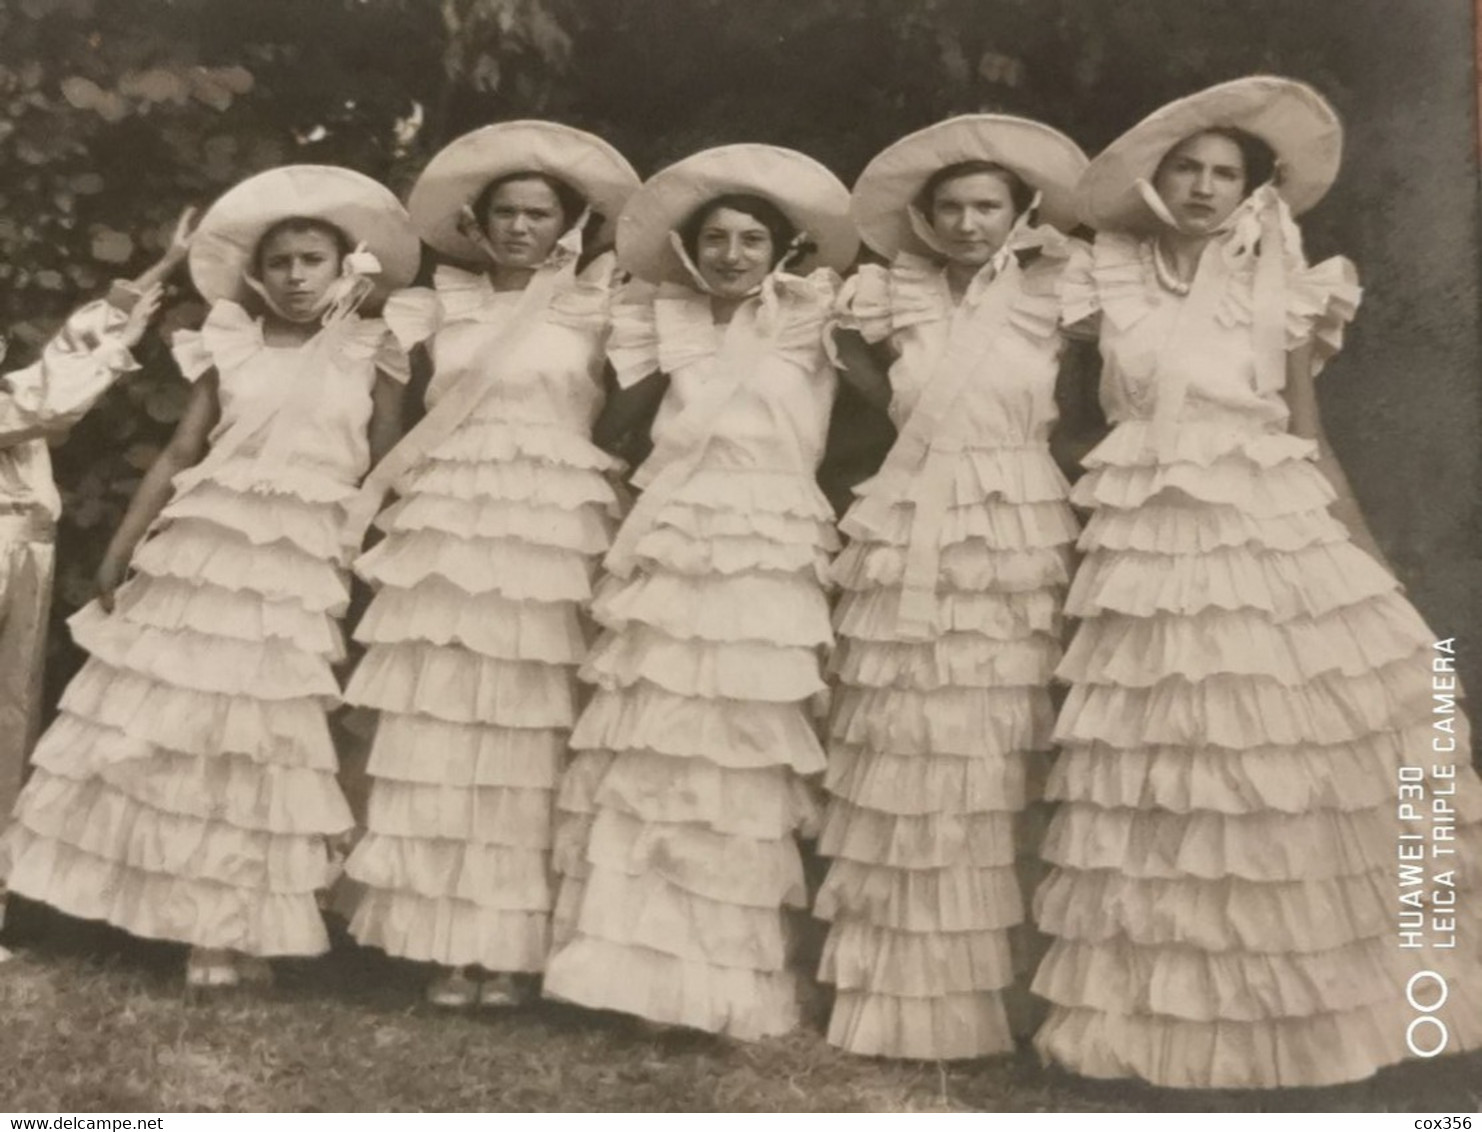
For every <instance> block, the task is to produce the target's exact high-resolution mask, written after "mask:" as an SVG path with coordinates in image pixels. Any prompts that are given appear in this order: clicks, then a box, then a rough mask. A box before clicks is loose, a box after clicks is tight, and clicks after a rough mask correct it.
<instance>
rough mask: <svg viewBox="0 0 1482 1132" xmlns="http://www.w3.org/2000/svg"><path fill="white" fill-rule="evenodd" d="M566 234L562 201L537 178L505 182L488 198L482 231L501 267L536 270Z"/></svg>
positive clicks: (495, 259)
mask: <svg viewBox="0 0 1482 1132" xmlns="http://www.w3.org/2000/svg"><path fill="white" fill-rule="evenodd" d="M564 231H566V214H565V212H563V211H562V209H561V198H560V197H558V196H556V192H555V190H554V189H552V188H551V187H550V186H549V185H547V184H546V183H545V182H544V181H541V180H537V179H536V178H533V177H532V178H529V179H520V180H515V181H506V182H505V183H504V184H502V185H500V186H499V187H498V188H497V189H495V190H494V191H493V193H491V194H490V195H489V212H488V215H487V216H485V217H484V232H485V234H486V235H487V236H488V237H489V250H490V253H491V254H492V255H493V257H494V262H495V264H497V265H498V266H500V267H511V268H522V269H528V268H536V267H539V266H540V265H541V264H542V263H544V262H545V261H546V260H547V259H549V258H550V254H551V251H552V249H554V248H555V246H556V241H557V240H559V239H560V238H561V233H563V232H564Z"/></svg>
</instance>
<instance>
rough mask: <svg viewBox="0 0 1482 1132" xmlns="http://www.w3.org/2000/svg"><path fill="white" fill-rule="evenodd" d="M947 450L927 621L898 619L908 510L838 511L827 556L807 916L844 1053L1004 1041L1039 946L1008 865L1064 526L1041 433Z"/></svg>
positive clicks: (951, 1049) (1056, 623)
mask: <svg viewBox="0 0 1482 1132" xmlns="http://www.w3.org/2000/svg"><path fill="white" fill-rule="evenodd" d="M954 459H955V461H956V464H955V467H954V469H953V475H952V477H951V480H952V486H951V495H950V500H949V503H950V506H949V508H948V510H947V511H946V517H945V521H944V522H943V523H942V525H941V527H940V529H939V530H937V531H935V532H932V537H934V538H935V539H936V541H937V546H938V548H939V553H940V559H939V566H938V574H937V589H936V594H935V599H934V601H935V607H934V610H933V613H932V618H931V624H930V626H929V632H927V633H926V634H925V635H924V636H923V637H921V638H920V639H917V638H916V637H915V636H913V635H911V634H907V633H905V632H904V631H903V629H902V625H901V622H900V618H899V606H900V600H901V579H902V572H903V569H904V563H905V557H906V553H907V546H908V543H909V538H910V534H911V523H912V517H913V508H912V507H911V505H909V504H904V503H903V504H898V505H896V506H894V507H893V508H892V509H891V510H890V513H889V522H888V523H887V524H885V525H884V527H882V528H879V529H876V530H875V531H873V532H870V533H866V532H863V531H855V530H852V529H851V527H852V526H853V525H852V524H851V522H850V519H849V518H847V517H846V519H845V520H844V524H843V526H844V529H845V530H846V532H848V533H850V534H852V535H855V536H856V537H855V541H853V542H852V543H851V545H850V546H849V548H848V549H847V550H846V551H845V552H844V553H843V554H842V555H841V556H840V558H839V560H838V562H837V563H836V567H835V577H836V578H837V580H838V581H839V583H840V585H841V586H842V588H843V591H844V593H843V597H842V598H841V600H840V602H839V606H838V610H837V613H836V624H837V628H838V634H839V639H840V643H839V647H838V651H837V652H836V653H835V656H834V660H833V669H834V672H835V675H836V676H837V678H838V682H839V686H838V690H837V693H836V700H835V704H834V713H833V719H832V724H831V728H830V736H829V753H828V776H827V780H826V784H827V787H828V791H829V794H830V798H829V801H828V811H827V817H826V820H825V822H824V826H823V833H822V837H821V839H820V842H819V849H820V852H822V853H823V854H825V855H826V856H829V857H831V858H833V861H832V864H831V865H830V868H829V872H828V876H827V879H826V880H825V882H824V885H823V888H822V890H821V891H820V893H819V895H818V900H817V904H816V908H815V912H816V914H817V915H818V916H821V917H823V918H825V919H828V920H831V921H832V926H831V929H830V931H829V935H828V940H827V943H826V944H825V949H824V954H823V963H822V969H821V977H822V978H823V979H824V980H825V981H828V982H832V983H833V984H834V985H835V987H836V990H837V995H836V999H835V1004H834V1011H833V1016H832V1019H831V1021H830V1024H829V1031H828V1039H829V1041H830V1042H832V1043H833V1044H835V1045H838V1046H840V1047H842V1048H844V1049H846V1050H849V1051H850V1052H852V1053H859V1054H872V1055H880V1056H887V1057H909V1058H927V1059H937V1058H970V1057H980V1056H984V1055H988V1054H994V1053H1003V1052H1006V1051H1009V1050H1011V1049H1012V1048H1013V1044H1014V1038H1013V1030H1012V1027H1011V1025H1010V1020H1009V1017H1008V1014H1007V1012H1006V1007H1005V994H1006V992H1007V991H1008V990H1009V988H1011V987H1012V986H1013V984H1014V983H1015V981H1016V977H1017V979H1018V982H1019V989H1020V992H1021V998H1022V997H1023V996H1022V992H1023V989H1024V985H1025V984H1026V983H1027V981H1028V974H1029V970H1030V969H1031V968H1032V962H1033V960H1034V958H1035V956H1034V954H1033V949H1032V948H1027V947H1025V944H1027V943H1028V942H1029V940H1028V938H1027V932H1026V931H1025V929H1024V927H1023V924H1024V920H1025V907H1024V895H1023V894H1022V892H1021V887H1022V885H1021V873H1023V872H1027V871H1030V870H1032V864H1031V862H1032V861H1033V860H1034V857H1035V855H1036V853H1037V849H1038V846H1037V844H1035V843H1034V841H1033V839H1032V838H1031V837H1029V836H1027V834H1026V831H1025V830H1024V829H1023V826H1024V824H1025V811H1026V809H1027V808H1029V807H1030V806H1031V805H1032V804H1033V803H1034V802H1035V801H1036V799H1037V792H1038V790H1039V788H1040V787H1041V786H1042V784H1043V781H1044V770H1045V764H1046V762H1047V749H1048V747H1049V737H1050V727H1051V722H1052V717H1053V713H1052V711H1051V706H1050V701H1049V692H1048V687H1049V681H1050V676H1051V673H1052V672H1053V671H1054V668H1055V664H1056V662H1057V661H1058V660H1059V657H1060V637H1059V634H1060V609H1061V604H1062V601H1063V597H1064V588H1065V584H1066V582H1067V580H1068V567H1069V555H1070V547H1071V544H1072V543H1073V542H1074V540H1075V536H1076V525H1075V519H1074V516H1073V515H1072V514H1071V512H1070V507H1069V504H1068V503H1067V502H1066V494H1067V492H1068V487H1067V485H1066V483H1065V480H1064V478H1063V477H1062V476H1061V475H1060V473H1059V471H1058V470H1057V469H1056V468H1055V465H1054V463H1053V461H1052V460H1051V459H1050V457H1049V454H1048V452H1047V451H1046V449H1045V447H1044V445H1042V444H1041V445H1037V446H1028V447H1024V448H1013V449H1007V448H1006V449H993V450H969V451H966V452H963V453H961V454H959V455H957V456H955V457H954ZM868 490H869V489H868V485H867V486H866V487H865V489H864V491H865V493H866V499H868V496H867V493H868ZM1016 826H1018V827H1020V828H1018V829H1017V830H1016ZM1016 859H1017V860H1016ZM1011 936H1012V937H1013V938H1012V940H1011Z"/></svg>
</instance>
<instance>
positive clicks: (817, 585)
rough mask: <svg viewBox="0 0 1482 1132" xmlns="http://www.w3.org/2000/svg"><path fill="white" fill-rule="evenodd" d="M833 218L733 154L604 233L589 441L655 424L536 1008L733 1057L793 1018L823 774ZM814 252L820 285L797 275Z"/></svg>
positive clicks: (654, 193)
mask: <svg viewBox="0 0 1482 1132" xmlns="http://www.w3.org/2000/svg"><path fill="white" fill-rule="evenodd" d="M847 206H848V194H847V191H846V190H845V189H844V187H843V186H842V185H841V184H839V182H838V180H837V179H836V178H835V177H834V176H833V175H832V174H831V173H829V172H828V171H827V170H826V169H824V168H823V167H822V166H820V165H819V164H818V163H817V162H815V161H813V160H811V159H810V158H807V157H805V156H804V155H802V154H799V153H795V152H793V151H791V150H785V149H778V148H775V147H771V146H762V145H735V146H722V147H720V148H718V149H711V150H706V151H704V152H702V153H699V154H695V155H694V156H692V157H689V158H687V159H685V160H683V161H681V162H679V163H677V164H675V165H672V166H670V167H669V168H667V169H665V170H663V171H662V172H660V173H658V174H656V175H655V176H654V177H652V178H651V179H650V180H649V181H648V182H646V183H645V185H644V187H643V188H642V189H641V190H639V192H638V193H636V194H635V195H634V197H633V199H632V200H631V201H630V202H629V204H628V207H627V209H626V210H625V212H624V214H623V216H622V218H621V221H620V223H619V229H618V259H619V262H620V263H621V264H622V265H623V266H624V267H626V268H628V269H629V270H631V271H632V272H633V273H634V274H635V275H636V276H637V277H638V279H637V281H636V282H635V283H634V284H632V285H631V286H630V288H629V289H628V290H626V291H625V293H624V295H623V296H622V298H621V300H620V302H619V304H618V305H617V307H616V308H615V310H614V315H613V336H612V342H611V345H610V347H609V351H608V353H609V357H610V358H611V360H612V364H613V366H614V368H615V370H616V373H617V381H618V384H619V386H620V387H621V389H622V392H620V393H619V394H617V395H616V396H615V397H614V398H613V399H612V400H611V401H610V402H609V405H610V410H611V411H610V412H609V413H608V414H607V415H606V417H605V419H604V421H603V422H602V425H601V429H602V432H603V435H604V436H612V437H621V436H622V435H623V434H624V432H625V431H627V429H628V426H629V425H630V424H632V423H633V421H634V420H637V419H639V418H641V417H642V416H643V412H644V409H645V408H647V409H652V408H654V406H655V404H657V416H656V419H655V420H654V421H653V425H652V438H653V451H652V454H651V455H650V456H649V457H648V458H647V460H645V461H644V463H643V464H642V466H641V467H640V468H639V469H638V470H637V472H636V474H635V475H634V485H635V486H636V487H638V488H640V489H641V490H642V492H643V494H642V495H641V496H640V497H639V500H638V502H637V503H636V504H635V506H634V508H633V511H632V513H631V514H630V515H629V517H628V518H627V520H626V521H625V522H624V524H623V527H622V529H621V530H620V532H619V534H618V536H617V539H616V541H615V543H614V546H613V548H612V550H611V552H610V553H609V554H608V557H607V560H606V566H607V570H608V573H609V577H607V578H606V579H604V581H603V583H602V586H601V588H600V591H599V595H598V598H597V601H596V603H595V605H594V607H593V612H594V615H595V616H596V618H597V620H598V621H599V622H600V623H601V624H602V626H603V630H604V631H603V633H602V636H601V638H600V640H599V641H598V643H597V645H596V646H595V648H594V649H593V651H592V653H591V655H590V656H589V657H588V659H587V662H586V665H585V667H584V669H583V676H584V678H585V679H586V680H588V681H589V682H591V683H592V684H594V685H596V691H595V694H594V695H593V697H592V700H591V702H590V703H589V704H588V705H587V707H586V709H585V710H584V711H583V713H582V716H581V719H580V720H579V721H578V723H577V727H576V730H575V732H574V733H573V735H572V747H573V749H574V750H575V752H576V754H575V758H574V759H573V762H572V765H571V769H570V771H569V772H568V773H567V776H566V778H565V781H564V782H563V785H562V789H561V795H560V801H559V806H560V810H561V829H560V832H559V834H558V848H557V867H558V869H559V870H560V872H561V874H562V883H561V891H560V899H559V904H558V908H557V920H556V935H557V945H556V950H555V952H554V954H553V955H552V958H551V961H550V965H549V967H548V969H547V973H546V984H545V987H546V993H547V994H549V995H551V996H554V997H559V998H563V999H567V1000H570V1001H573V1002H577V1003H581V1004H583V1005H586V1006H592V1007H599V1008H605V1009H609V1010H618V1011H622V1012H625V1013H628V1014H634V1015H637V1016H638V1017H640V1018H644V1019H647V1020H649V1021H651V1022H655V1023H663V1024H672V1025H681V1026H688V1027H693V1028H695V1029H699V1030H706V1031H710V1032H713V1033H721V1034H727V1035H730V1036H734V1037H738V1038H746V1039H753V1038H759V1037H762V1036H765V1035H768V1034H777V1033H782V1032H785V1031H787V1030H789V1029H791V1028H792V1027H793V1026H794V1025H795V1024H796V1022H797V1019H798V1002H797V993H796V992H797V983H796V975H795V973H794V972H792V971H790V970H789V969H788V958H789V956H788V931H787V913H786V909H787V908H788V907H790V906H791V907H800V906H801V905H802V904H803V903H804V902H805V899H806V893H805V890H804V884H803V873H802V864H801V860H800V857H799V853H798V846H797V842H796V834H797V832H798V830H799V829H800V828H801V827H803V826H805V825H807V824H809V823H810V822H811V821H812V820H813V817H814V815H813V811H812V803H811V801H810V797H809V794H808V791H807V789H806V785H805V781H804V776H811V775H815V774H817V773H818V772H819V771H821V770H822V769H823V762H824V760H823V752H822V750H821V748H820V744H819V741H818V737H817V734H816V732H815V730H814V726H813V720H812V718H811V713H810V704H809V701H810V700H811V699H812V698H813V697H815V696H816V695H817V694H818V693H820V692H821V691H823V689H824V683H823V680H822V678H821V671H820V651H821V650H822V649H823V648H825V647H826V646H827V645H828V644H829V642H830V637H831V634H830V631H829V619H828V605H827V600H826V598H825V594H824V578H825V575H826V570H827V564H828V559H829V555H830V553H831V552H832V551H833V549H834V548H835V545H836V544H835V534H834V529H833V522H832V520H833V514H832V511H831V510H830V508H829V504H828V502H827V500H826V499H825V498H824V497H823V495H822V493H821V492H820V490H819V488H818V486H817V484H816V482H815V480H814V474H815V471H816V468H817V466H818V462H819V460H820V458H821V456H822V451H823V442H824V436H825V432H826V429H827V424H828V416H829V408H830V405H831V402H832V399H833V393H834V387H835V375H834V371H833V368H832V367H831V365H830V364H829V360H828V358H827V356H826V354H825V350H824V338H823V335H824V328H825V323H826V320H827V318H828V315H829V311H830V309H831V304H832V302H833V299H834V296H835V291H836V285H837V276H836V275H835V274H834V273H833V271H832V270H830V269H838V268H841V267H843V266H845V265H847V264H848V263H849V261H850V260H851V259H852V257H853V255H854V251H855V248H856V247H857V238H856V237H855V235H854V233H853V230H852V227H851V225H850V224H849V222H848V218H847ZM808 257H812V262H813V263H814V264H815V265H817V266H818V267H819V270H817V271H815V272H814V273H813V274H812V275H809V276H807V277H802V276H799V275H794V274H790V273H789V269H790V268H792V267H794V265H795V264H797V263H798V262H799V261H803V260H805V259H807V258H808Z"/></svg>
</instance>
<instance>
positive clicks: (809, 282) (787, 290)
mask: <svg viewBox="0 0 1482 1132" xmlns="http://www.w3.org/2000/svg"><path fill="white" fill-rule="evenodd" d="M776 285H777V290H776V294H775V302H776V306H775V309H772V310H769V309H768V307H769V305H770V304H769V303H768V302H767V301H766V300H765V299H764V300H763V304H762V310H761V313H760V316H759V328H760V329H762V330H763V331H764V332H765V330H766V327H767V322H768V320H769V319H776V320H777V321H776V323H775V325H776V327H777V332H776V335H775V341H776V344H777V349H778V350H780V351H782V352H784V353H787V354H791V355H795V356H794V357H793V359H792V360H794V361H795V362H796V363H797V364H798V365H800V366H802V367H804V368H806V369H815V368H818V367H819V366H820V365H822V364H823V363H824V362H825V361H827V359H828V353H827V349H826V344H827V340H828V338H829V336H830V335H829V331H830V330H831V328H832V322H833V313H834V310H835V308H836V306H837V303H838V296H839V292H840V290H841V289H842V287H843V284H842V282H841V280H840V279H839V276H838V273H837V272H835V271H833V270H831V269H829V268H820V269H819V270H817V271H814V272H812V273H811V274H809V275H807V276H806V277H799V276H795V275H790V276H782V277H780V278H778V279H777V281H776ZM826 368H827V370H828V372H830V373H831V372H832V370H833V367H832V365H829V366H827V367H826Z"/></svg>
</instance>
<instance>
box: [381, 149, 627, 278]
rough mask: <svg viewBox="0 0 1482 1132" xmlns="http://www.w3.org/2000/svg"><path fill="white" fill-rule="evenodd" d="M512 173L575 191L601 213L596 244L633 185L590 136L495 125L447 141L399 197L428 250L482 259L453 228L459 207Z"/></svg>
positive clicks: (608, 235)
mask: <svg viewBox="0 0 1482 1132" xmlns="http://www.w3.org/2000/svg"><path fill="white" fill-rule="evenodd" d="M513 173H544V174H546V175H547V176H550V177H555V178H557V179H558V180H560V181H563V182H564V183H566V184H568V185H570V186H571V187H572V188H573V189H575V190H576V191H577V192H578V193H580V194H581V195H582V197H583V198H584V199H585V200H586V202H587V204H588V205H589V206H590V207H591V208H593V209H594V210H595V211H597V212H599V213H601V214H602V217H603V225H602V229H601V230H600V231H599V233H598V236H597V239H598V242H599V243H601V242H611V240H612V238H613V232H614V230H615V227H616V221H617V215H618V213H619V212H621V211H622V208H623V203H624V202H625V201H626V200H627V199H628V197H629V196H630V195H632V193H633V191H634V190H635V189H636V188H638V174H637V173H635V172H634V171H633V166H631V165H629V164H628V159H627V158H626V157H624V156H623V155H622V154H621V153H619V152H618V151H617V150H615V149H614V148H613V147H612V146H610V145H608V144H607V142H605V141H603V140H602V139H601V138H599V137H598V136H597V135H596V134H589V133H587V132H586V131H585V130H578V129H576V128H575V127H574V126H563V125H562V124H561V123H559V122H542V121H535V120H522V121H518V122H496V123H495V124H494V125H492V126H483V127H481V128H479V129H477V130H474V131H472V132H471V133H467V134H464V135H463V136H462V137H460V138H455V139H454V140H453V141H451V142H449V143H448V144H447V145H445V146H444V147H443V148H442V149H441V150H439V151H438V152H437V154H436V155H435V156H434V157H433V158H432V160H431V161H429V162H428V163H427V167H426V168H425V169H423V170H422V175H421V176H420V177H418V178H417V183H416V185H414V186H413V187H412V195H411V196H410V197H409V198H408V200H407V209H408V211H410V212H411V214H412V223H413V224H415V225H416V226H417V231H418V232H420V233H421V235H422V239H424V240H425V241H427V244H428V246H429V247H433V248H436V249H437V250H438V251H440V252H442V253H443V254H444V255H447V256H451V257H452V258H454V259H459V260H463V261H465V262H470V263H483V262H484V259H485V256H484V252H483V250H482V249H481V248H480V247H479V246H478V245H477V244H476V243H474V242H473V241H472V240H470V239H469V238H468V237H467V236H465V235H464V234H463V233H462V231H460V219H461V216H462V212H463V209H464V208H465V207H466V206H470V205H472V204H473V203H474V201H475V200H477V199H478V195H479V194H480V193H481V192H483V191H484V189H485V187H486V186H487V185H488V184H489V182H490V181H497V180H498V179H499V178H501V177H507V176H509V175H510V174H513ZM573 219H575V218H574V217H573Z"/></svg>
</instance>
